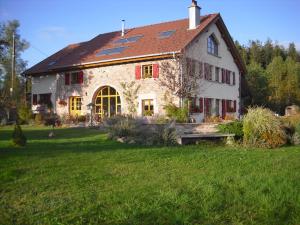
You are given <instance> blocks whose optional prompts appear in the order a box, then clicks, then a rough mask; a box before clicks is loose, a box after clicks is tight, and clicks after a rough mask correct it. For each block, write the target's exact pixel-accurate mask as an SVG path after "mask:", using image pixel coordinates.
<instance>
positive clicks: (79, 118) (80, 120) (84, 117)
mask: <svg viewBox="0 0 300 225" xmlns="http://www.w3.org/2000/svg"><path fill="white" fill-rule="evenodd" d="M86 121H87V117H86V116H78V122H80V123H85V122H86Z"/></svg>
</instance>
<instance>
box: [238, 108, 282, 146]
mask: <svg viewBox="0 0 300 225" xmlns="http://www.w3.org/2000/svg"><path fill="white" fill-rule="evenodd" d="M243 131H244V144H245V145H248V146H252V147H262V148H276V147H279V146H281V145H284V144H285V143H286V134H285V132H284V130H283V127H282V125H281V122H280V119H279V118H277V117H276V116H275V115H274V113H273V112H272V111H271V110H269V109H266V108H261V107H256V108H249V109H248V113H247V115H246V116H245V117H244V122H243Z"/></svg>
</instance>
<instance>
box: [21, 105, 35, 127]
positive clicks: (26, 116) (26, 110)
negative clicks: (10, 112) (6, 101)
mask: <svg viewBox="0 0 300 225" xmlns="http://www.w3.org/2000/svg"><path fill="white" fill-rule="evenodd" d="M18 116H19V122H20V123H21V124H28V123H29V120H30V119H31V118H32V111H31V108H30V107H28V106H26V105H22V106H21V107H20V108H19V110H18Z"/></svg>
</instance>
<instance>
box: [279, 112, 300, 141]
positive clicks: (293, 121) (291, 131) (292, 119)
mask: <svg viewBox="0 0 300 225" xmlns="http://www.w3.org/2000/svg"><path fill="white" fill-rule="evenodd" d="M281 122H282V124H283V127H284V130H285V133H286V136H287V140H288V143H289V144H297V143H298V139H299V138H300V137H299V138H298V134H297V133H296V127H297V125H298V124H300V114H296V115H291V116H283V117H281Z"/></svg>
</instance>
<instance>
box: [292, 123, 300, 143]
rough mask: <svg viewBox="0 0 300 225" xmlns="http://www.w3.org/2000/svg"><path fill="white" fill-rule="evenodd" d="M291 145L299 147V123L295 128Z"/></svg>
mask: <svg viewBox="0 0 300 225" xmlns="http://www.w3.org/2000/svg"><path fill="white" fill-rule="evenodd" d="M291 143H292V144H294V145H300V123H298V124H297V125H296V127H295V132H294V134H293V136H292V141H291Z"/></svg>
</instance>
